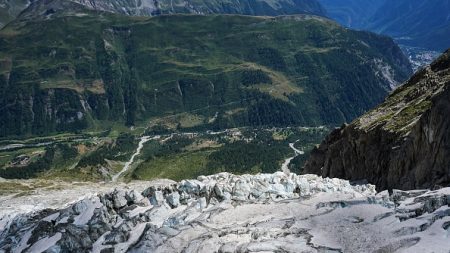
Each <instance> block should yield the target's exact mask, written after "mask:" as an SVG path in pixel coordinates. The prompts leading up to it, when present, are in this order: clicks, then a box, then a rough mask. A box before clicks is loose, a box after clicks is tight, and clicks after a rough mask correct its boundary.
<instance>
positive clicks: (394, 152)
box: [304, 51, 450, 189]
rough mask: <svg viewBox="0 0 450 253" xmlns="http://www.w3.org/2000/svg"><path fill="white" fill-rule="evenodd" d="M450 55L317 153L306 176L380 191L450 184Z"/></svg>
mask: <svg viewBox="0 0 450 253" xmlns="http://www.w3.org/2000/svg"><path fill="white" fill-rule="evenodd" d="M449 98H450V51H447V52H446V53H444V54H443V55H442V56H441V57H440V58H439V59H438V60H436V61H435V62H434V63H433V64H431V66H429V67H427V68H425V69H422V70H420V71H419V72H418V73H416V74H415V75H414V76H413V77H412V78H411V79H410V80H409V81H408V82H406V83H405V84H404V85H403V86H401V87H400V88H398V89H397V90H395V91H394V92H393V93H392V94H391V95H390V96H389V97H388V98H387V99H386V101H385V102H384V103H383V104H381V105H380V106H379V107H377V108H375V109H374V110H372V111H371V112H369V113H367V114H365V115H364V116H362V117H360V118H358V119H356V120H355V121H353V123H351V124H350V125H348V126H343V127H341V128H340V129H336V130H335V131H333V132H332V133H331V134H330V135H329V136H328V137H327V138H326V139H325V140H324V141H323V142H322V144H321V145H320V146H319V147H318V148H316V149H315V150H314V151H313V152H312V154H311V157H310V159H309V160H308V162H307V163H306V165H305V168H304V173H315V174H319V175H323V176H329V177H339V178H346V179H349V180H368V181H369V182H370V183H373V184H375V185H376V186H377V187H378V189H393V188H401V189H414V188H429V187H434V186H447V185H449V184H450V169H449V168H450V120H449V118H448V115H449V112H450V102H449V101H450V100H449Z"/></svg>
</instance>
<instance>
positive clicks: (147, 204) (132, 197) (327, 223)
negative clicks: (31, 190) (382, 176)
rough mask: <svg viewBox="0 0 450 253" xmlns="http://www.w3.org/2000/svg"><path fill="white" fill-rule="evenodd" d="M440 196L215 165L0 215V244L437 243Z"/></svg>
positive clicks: (310, 246) (102, 248) (216, 247)
mask: <svg viewBox="0 0 450 253" xmlns="http://www.w3.org/2000/svg"><path fill="white" fill-rule="evenodd" d="M449 199H450V190H449V188H444V189H440V190H437V191H414V192H403V191H395V192H394V194H391V195H389V193H388V192H387V191H385V192H381V193H378V194H377V193H376V192H375V187H374V186H373V185H351V184H350V183H349V182H348V181H345V180H340V179H329V178H321V177H319V176H316V175H301V176H299V175H295V174H286V173H283V172H278V173H275V174H260V175H241V176H236V175H232V174H229V173H220V174H216V175H212V176H207V177H205V176H202V177H199V178H198V179H197V180H183V181H181V182H179V183H170V182H167V183H166V184H154V185H151V186H150V187H148V188H147V189H145V190H143V191H142V193H139V192H138V191H136V190H134V189H129V190H125V189H123V188H122V189H115V190H113V191H111V192H108V193H102V194H98V195H91V196H90V197H86V198H84V199H82V200H80V201H78V202H75V203H73V204H71V205H68V206H66V207H63V208H59V209H57V210H55V209H44V210H41V211H37V212H32V213H24V214H20V215H17V216H15V217H13V218H10V217H8V216H4V217H3V218H2V219H1V220H0V224H2V226H3V230H2V231H0V252H20V251H27V252H31V251H33V252H44V251H45V252H72V251H75V250H76V251H82V252H181V251H184V252H261V251H269V252H275V251H277V252H278V251H279V252H324V251H327V252H360V251H367V250H369V251H375V250H383V249H391V248H396V249H406V248H409V247H413V248H415V249H417V250H419V251H420V249H422V248H423V247H425V246H426V244H427V243H435V244H436V246H435V248H436V250H435V252H446V251H443V250H441V249H445V247H447V249H448V248H449V247H450V241H448V240H447V241H446V240H442V236H445V234H446V233H448V232H446V230H448V227H449V224H450V207H449V206H448V204H449ZM428 230H430V231H432V232H433V233H435V234H434V235H430V234H429V233H428ZM422 238H426V240H427V241H425V239H424V240H422ZM30 250H31V251H30ZM419 251H416V252H419ZM423 252H425V251H423Z"/></svg>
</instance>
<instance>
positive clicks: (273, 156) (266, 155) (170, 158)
mask: <svg viewBox="0 0 450 253" xmlns="http://www.w3.org/2000/svg"><path fill="white" fill-rule="evenodd" d="M327 133H328V130H327V129H326V128H323V129H320V128H313V129H302V128H286V129H239V131H238V130H235V131H232V132H229V133H223V134H219V135H208V134H202V135H200V136H197V137H195V138H194V139H192V138H190V137H188V136H178V137H175V138H174V139H171V140H170V141H168V142H166V143H164V144H161V143H159V142H149V143H148V144H146V145H145V146H144V150H143V153H142V154H141V156H140V160H142V161H143V162H142V163H140V164H139V165H138V166H137V167H136V169H135V170H134V172H133V173H132V174H131V175H130V176H131V178H132V179H140V180H149V179H155V178H170V179H173V180H181V179H188V178H195V177H197V176H200V175H210V174H214V173H219V172H231V173H235V174H245V173H273V172H275V171H279V170H280V169H281V164H282V163H283V162H284V160H285V159H286V158H288V157H292V156H294V152H293V151H292V149H290V148H289V143H293V142H296V141H297V148H299V149H301V150H304V151H306V152H309V151H310V150H312V148H313V147H314V146H315V145H317V144H318V143H320V141H321V139H322V138H323V137H324V136H325V135H326V134H327ZM280 136H282V138H280ZM301 157H303V156H302V155H301V156H298V157H297V158H296V159H294V161H295V163H292V165H291V170H292V171H296V172H298V171H299V170H300V168H301V167H302V166H303V162H304V160H305V159H306V157H303V158H301Z"/></svg>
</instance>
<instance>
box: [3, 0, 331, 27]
mask: <svg viewBox="0 0 450 253" xmlns="http://www.w3.org/2000/svg"><path fill="white" fill-rule="evenodd" d="M67 1H71V2H74V3H78V4H82V5H84V6H85V7H88V8H90V9H93V10H98V11H107V12H112V13H118V14H124V15H130V16H156V15H161V14H175V13H191V14H243V15H255V16H278V15H289V14H314V15H320V16H325V11H324V9H323V8H322V6H321V5H320V4H319V2H318V1H317V0H273V1H272V0H243V1H238V0H200V1H197V0H160V1H155V0H0V27H2V26H4V25H5V24H6V23H8V22H10V21H12V20H13V19H14V18H15V17H17V15H19V13H20V12H21V11H23V10H24V9H25V8H26V7H28V6H29V5H30V3H33V5H35V6H34V7H33V8H34V9H36V8H40V9H41V10H43V11H44V12H45V11H47V10H48V11H51V9H52V7H51V5H54V4H55V2H67ZM62 4H64V3H62ZM38 6H39V7H38Z"/></svg>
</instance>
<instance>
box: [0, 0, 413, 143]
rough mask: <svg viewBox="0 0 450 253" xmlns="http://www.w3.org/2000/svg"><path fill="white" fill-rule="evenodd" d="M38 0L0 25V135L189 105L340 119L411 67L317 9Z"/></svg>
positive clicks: (232, 116)
mask: <svg viewBox="0 0 450 253" xmlns="http://www.w3.org/2000/svg"><path fill="white" fill-rule="evenodd" d="M58 2H59V4H58ZM61 4H63V5H61ZM36 6H38V5H32V6H30V8H34V7H36ZM46 6H47V7H49V6H50V7H51V8H47V10H46V11H44V12H41V11H39V10H41V9H39V8H37V9H36V10H37V11H38V12H37V13H40V14H38V15H36V13H34V16H32V17H33V18H27V17H31V16H29V15H31V14H30V8H29V9H28V10H27V11H26V12H24V13H23V15H22V16H21V19H20V20H17V21H15V22H13V23H11V24H9V25H8V26H7V27H5V28H4V29H3V30H1V31H0V52H1V55H0V57H1V58H0V115H1V117H0V121H1V124H0V136H9V135H30V134H48V133H53V132H61V131H80V130H83V129H89V128H92V127H97V128H98V127H100V128H101V126H102V125H104V124H103V123H102V124H100V122H104V121H109V122H117V123H121V124H124V125H128V126H130V125H136V124H143V123H144V122H146V121H147V120H148V119H150V118H152V119H154V118H159V117H166V116H170V115H174V114H177V113H186V114H189V115H192V117H191V119H195V121H193V122H192V124H188V125H189V127H208V128H225V127H234V126H244V125H245V126H247V125H251V126H262V125H270V126H273V125H277V126H286V125H293V124H295V125H311V126H314V125H323V124H331V125H334V124H341V123H343V122H346V121H350V120H352V119H353V118H355V117H357V116H359V115H361V114H362V113H364V112H365V111H366V110H367V109H369V108H371V107H373V106H374V105H376V104H377V103H379V102H381V101H382V99H383V98H384V97H385V96H386V95H387V94H388V92H389V91H390V90H391V87H392V86H394V85H396V84H397V83H399V82H401V81H404V80H405V79H406V78H407V77H408V76H409V75H410V73H411V66H410V64H409V62H408V60H407V59H406V58H405V56H404V55H403V54H402V52H401V50H400V49H399V48H398V46H397V45H396V44H395V43H394V42H393V41H392V40H391V39H390V38H387V37H383V36H377V35H375V34H372V33H367V32H356V31H351V30H347V29H344V28H343V27H341V26H339V25H337V24H336V23H334V22H331V21H329V20H327V19H323V18H319V17H317V16H285V17H277V18H269V17H251V16H234V15H222V16H221V15H218V16H215V15H212V16H196V15H171V16H159V17H153V18H143V17H139V18H137V17H128V16H123V15H116V14H110V13H106V12H96V11H92V10H88V9H83V8H84V7H83V6H82V5H78V4H75V3H73V2H65V1H57V2H53V5H46ZM69 7H70V8H69ZM30 42H33V43H30ZM181 126H182V127H183V125H181Z"/></svg>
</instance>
